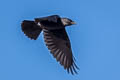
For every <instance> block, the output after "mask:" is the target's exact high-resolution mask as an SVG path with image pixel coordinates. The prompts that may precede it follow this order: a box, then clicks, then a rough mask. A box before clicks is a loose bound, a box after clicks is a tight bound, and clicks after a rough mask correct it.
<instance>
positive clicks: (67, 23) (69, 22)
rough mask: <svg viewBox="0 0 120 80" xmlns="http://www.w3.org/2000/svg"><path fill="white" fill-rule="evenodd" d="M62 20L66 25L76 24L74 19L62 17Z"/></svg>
mask: <svg viewBox="0 0 120 80" xmlns="http://www.w3.org/2000/svg"><path fill="white" fill-rule="evenodd" d="M61 21H62V23H63V25H64V26H70V25H73V24H76V23H75V22H74V21H72V20H71V19H68V18H61Z"/></svg>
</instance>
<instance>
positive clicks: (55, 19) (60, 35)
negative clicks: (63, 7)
mask: <svg viewBox="0 0 120 80" xmlns="http://www.w3.org/2000/svg"><path fill="white" fill-rule="evenodd" d="M73 24H75V22H74V21H72V20H71V19H68V18H61V17H60V16H58V15H52V16H47V17H42V18H35V19H34V21H30V20H24V21H23V22H22V24H21V28H22V31H23V32H24V34H25V35H26V36H28V38H31V39H34V40H36V39H37V38H38V36H39V35H40V33H41V31H43V34H44V40H45V43H46V46H47V47H48V49H49V50H50V52H51V53H52V55H53V56H54V57H55V58H56V60H57V61H59V62H60V64H61V65H62V66H63V67H64V69H67V72H68V73H69V72H71V73H72V74H74V73H76V74H77V71H76V69H79V68H78V67H77V66H76V64H75V58H74V57H73V55H72V50H71V45H70V40H69V38H68V35H67V33H66V30H65V27H66V26H70V25H73Z"/></svg>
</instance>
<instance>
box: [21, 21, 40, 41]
mask: <svg viewBox="0 0 120 80" xmlns="http://www.w3.org/2000/svg"><path fill="white" fill-rule="evenodd" d="M21 28H22V31H23V32H24V34H25V35H26V36H28V37H29V38H31V39H34V40H36V39H37V38H38V36H39V34H40V32H41V31H42V29H41V28H40V26H38V25H36V23H35V22H34V21H29V20H24V21H23V22H22V24H21Z"/></svg>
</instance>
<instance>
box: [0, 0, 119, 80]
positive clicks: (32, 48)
mask: <svg viewBox="0 0 120 80" xmlns="http://www.w3.org/2000/svg"><path fill="white" fill-rule="evenodd" d="M52 14H58V15H60V16H62V17H69V18H71V19H72V20H74V21H76V23H77V25H74V26H71V27H67V28H66V29H67V32H68V35H69V37H70V40H71V45H72V50H73V53H74V56H75V58H76V60H77V61H76V63H77V65H78V66H79V68H80V70H79V71H78V72H79V74H78V75H75V76H72V75H71V74H67V72H66V71H65V70H64V69H63V67H61V66H60V64H58V63H57V62H56V60H55V59H54V58H53V56H52V55H51V54H50V53H49V51H48V49H47V48H46V46H45V44H44V40H43V34H41V35H40V37H39V38H38V40H36V41H34V40H30V39H29V38H27V37H26V36H25V35H24V34H23V32H22V31H21V26H20V25H21V22H22V21H23V20H24V19H28V20H32V19H34V18H36V17H41V16H48V15H52ZM0 80H120V1H119V0H0Z"/></svg>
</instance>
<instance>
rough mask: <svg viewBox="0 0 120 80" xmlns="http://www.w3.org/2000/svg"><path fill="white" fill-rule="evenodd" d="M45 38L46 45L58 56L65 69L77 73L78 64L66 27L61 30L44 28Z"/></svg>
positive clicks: (57, 58)
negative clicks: (75, 60)
mask: <svg viewBox="0 0 120 80" xmlns="http://www.w3.org/2000/svg"><path fill="white" fill-rule="evenodd" d="M43 34H44V40H45V43H46V46H47V47H48V49H49V50H50V52H51V53H52V54H53V56H54V57H55V58H56V60H57V61H59V62H60V64H61V65H62V66H64V69H67V71H68V73H69V71H70V72H71V73H72V74H74V73H77V71H76V69H75V68H77V69H78V67H77V66H76V64H75V62H74V58H73V55H72V50H71V45H70V40H69V38H68V35H67V33H66V31H65V28H63V29H59V30H46V29H43Z"/></svg>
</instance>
